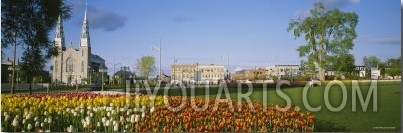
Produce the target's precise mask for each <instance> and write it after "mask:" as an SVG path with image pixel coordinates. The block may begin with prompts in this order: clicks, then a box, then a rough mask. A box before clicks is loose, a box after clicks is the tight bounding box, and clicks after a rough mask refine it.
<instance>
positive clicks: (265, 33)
mask: <svg viewBox="0 0 403 133" xmlns="http://www.w3.org/2000/svg"><path fill="white" fill-rule="evenodd" d="M317 1H318V0H304V1H301V0H253V1H244V0H169V1H168V0H119V1H112V0H88V17H89V26H90V36H91V45H92V51H93V53H95V54H98V55H100V56H101V57H103V58H104V59H105V60H106V64H107V66H108V67H109V72H110V73H112V72H113V63H114V62H115V63H122V64H123V65H125V66H129V67H132V68H133V67H134V66H135V62H136V59H139V58H140V57H141V56H143V55H152V56H155V57H157V66H158V51H153V50H152V49H151V47H152V46H153V45H159V41H160V38H161V43H162V69H163V72H164V73H170V71H169V67H170V65H171V64H173V62H174V57H176V59H177V63H178V64H191V63H199V64H223V65H227V59H226V58H225V57H226V56H227V54H228V51H229V58H230V70H231V71H235V70H240V69H247V68H253V67H263V66H269V65H275V64H296V65H298V64H299V63H300V59H301V58H300V57H299V56H298V53H297V52H296V49H297V47H298V46H299V45H301V44H303V43H304V40H303V39H302V38H299V39H294V36H293V34H292V33H288V32H287V31H286V29H287V26H288V23H289V22H290V20H291V19H294V18H298V17H299V16H304V15H305V16H306V15H308V14H309V9H310V8H311V7H312V5H313V3H314V2H317ZM66 2H67V3H68V4H71V5H72V7H73V10H72V18H70V19H69V20H66V21H64V31H65V39H66V46H68V45H69V43H70V41H72V42H73V45H74V46H75V47H78V45H79V44H78V42H79V37H80V33H81V24H82V20H83V16H84V8H85V1H81V0H67V1H66ZM324 3H325V5H326V6H327V7H329V8H339V9H341V10H343V11H348V12H355V13H357V14H358V16H359V23H358V26H357V28H356V32H357V34H358V38H357V39H356V40H355V41H354V42H355V46H354V49H353V50H352V53H353V54H354V56H355V60H356V61H355V63H356V65H361V64H362V58H363V57H364V56H371V55H374V56H377V57H379V58H381V59H382V60H383V61H384V60H386V59H387V58H394V57H399V56H400V54H401V51H400V49H401V38H400V35H401V25H400V23H401V22H400V20H401V19H400V17H401V14H400V13H401V12H400V8H401V7H400V6H401V3H399V1H398V0H365V1H364V0H362V1H360V0H324ZM50 37H51V38H54V33H52V34H51V36H50ZM8 51H11V50H8ZM20 53H21V52H20ZM222 55H225V56H224V57H223V56H222ZM6 57H10V58H11V57H12V54H11V52H6ZM48 64H49V63H48ZM48 66H50V65H48ZM47 69H49V68H47ZM118 69H119V68H118V66H117V67H116V70H118Z"/></svg>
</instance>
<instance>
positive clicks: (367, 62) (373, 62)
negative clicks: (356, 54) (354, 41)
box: [362, 56, 381, 69]
mask: <svg viewBox="0 0 403 133" xmlns="http://www.w3.org/2000/svg"><path fill="white" fill-rule="evenodd" d="M362 64H364V66H365V67H367V69H371V68H372V67H377V66H378V65H379V64H381V60H380V59H379V58H377V57H376V56H369V57H366V56H364V58H363V59H362Z"/></svg>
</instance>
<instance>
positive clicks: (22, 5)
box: [1, 0, 70, 94]
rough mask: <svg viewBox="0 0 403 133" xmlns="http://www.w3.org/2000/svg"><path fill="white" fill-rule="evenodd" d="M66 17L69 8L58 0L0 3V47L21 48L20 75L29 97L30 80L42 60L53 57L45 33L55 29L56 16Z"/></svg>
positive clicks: (10, 0)
mask: <svg viewBox="0 0 403 133" xmlns="http://www.w3.org/2000/svg"><path fill="white" fill-rule="evenodd" d="M69 14H70V7H69V6H68V5H66V4H64V2H63V1H62V0H51V1H49V0H23V1H19V0H3V1H2V2H1V20H2V21H1V26H2V28H1V32H2V34H1V37H2V39H1V42H2V46H3V48H6V47H8V46H10V45H15V46H14V47H16V45H17V44H18V45H22V47H23V49H24V52H23V57H22V61H23V63H22V64H21V71H23V72H24V73H26V74H27V78H28V82H29V83H30V86H29V92H30V94H32V82H33V79H34V77H35V76H37V75H39V74H40V73H41V71H42V70H43V67H44V64H45V62H46V60H47V59H49V58H50V57H51V56H52V55H55V54H56V53H57V51H55V49H54V48H53V43H52V42H51V41H50V39H49V38H48V37H49V32H50V31H52V29H53V28H54V27H55V26H56V22H57V18H58V16H59V15H62V16H63V18H68V17H69V16H70V15H69ZM13 92H14V90H13V88H12V93H13Z"/></svg>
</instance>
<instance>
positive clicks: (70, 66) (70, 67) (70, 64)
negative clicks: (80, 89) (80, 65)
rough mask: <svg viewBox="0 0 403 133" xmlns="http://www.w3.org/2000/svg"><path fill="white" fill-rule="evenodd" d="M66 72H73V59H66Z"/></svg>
mask: <svg viewBox="0 0 403 133" xmlns="http://www.w3.org/2000/svg"><path fill="white" fill-rule="evenodd" d="M66 72H73V58H71V57H70V58H68V59H67V63H66Z"/></svg>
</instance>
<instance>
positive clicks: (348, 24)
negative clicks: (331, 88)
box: [287, 3, 358, 80]
mask: <svg viewBox="0 0 403 133" xmlns="http://www.w3.org/2000/svg"><path fill="white" fill-rule="evenodd" d="M357 23H358V16H357V14H355V13H350V12H342V11H340V10H339V9H337V8H335V9H332V10H329V11H326V10H325V7H324V5H323V3H315V4H314V8H313V9H311V10H310V16H308V17H306V18H304V19H293V20H291V22H290V23H289V26H288V28H287V31H288V32H290V31H293V33H294V36H295V38H298V37H300V36H302V35H304V36H305V37H304V39H305V40H306V41H307V43H306V44H304V45H301V46H299V47H298V49H297V51H298V53H299V56H300V57H307V58H308V63H311V64H313V65H314V66H315V68H316V69H317V70H318V73H319V74H318V76H319V79H320V80H324V78H325V69H326V68H328V67H329V64H331V63H332V62H331V60H330V58H332V57H335V56H338V55H343V54H344V55H347V54H349V50H351V49H353V46H354V43H353V40H354V39H355V38H356V37H357V35H356V32H355V27H356V26H357Z"/></svg>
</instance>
